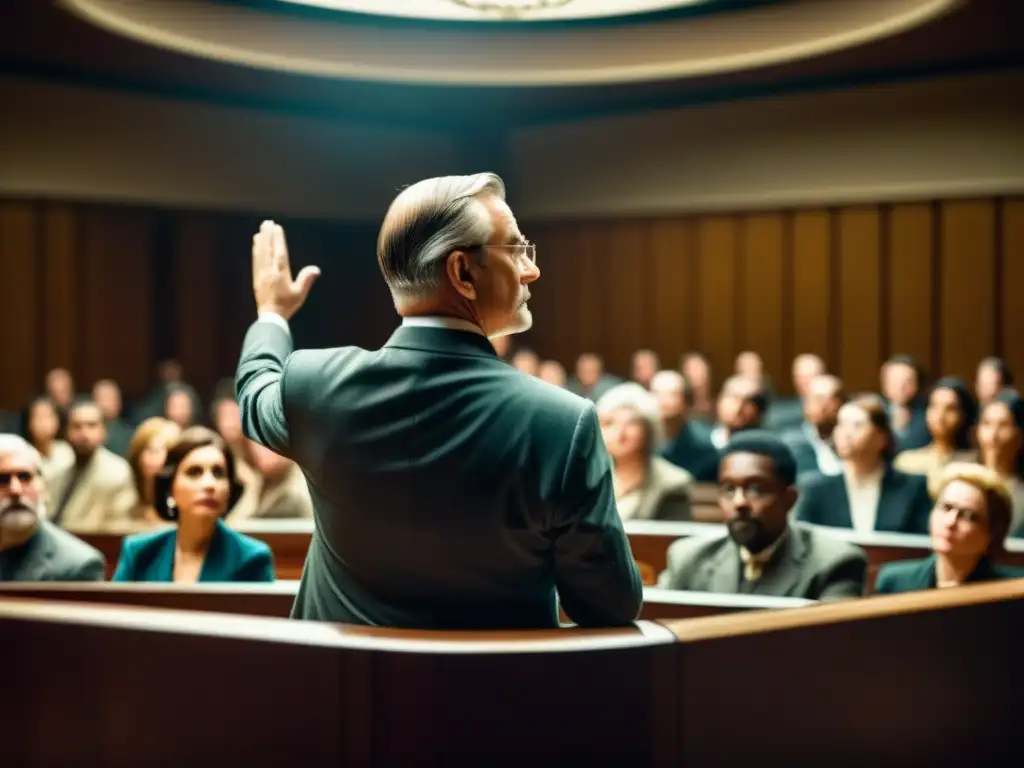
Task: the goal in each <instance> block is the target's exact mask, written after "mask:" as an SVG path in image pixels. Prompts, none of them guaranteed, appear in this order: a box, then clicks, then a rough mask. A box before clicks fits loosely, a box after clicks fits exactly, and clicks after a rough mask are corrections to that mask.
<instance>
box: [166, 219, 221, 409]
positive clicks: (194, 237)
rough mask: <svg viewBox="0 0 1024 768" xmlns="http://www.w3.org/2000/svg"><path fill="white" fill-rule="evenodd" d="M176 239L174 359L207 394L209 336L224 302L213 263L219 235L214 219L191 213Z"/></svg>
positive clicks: (213, 358)
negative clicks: (176, 342)
mask: <svg viewBox="0 0 1024 768" xmlns="http://www.w3.org/2000/svg"><path fill="white" fill-rule="evenodd" d="M176 235H177V236H176V238H175V247H174V252H173V258H174V265H173V266H174V270H173V274H174V283H173V285H172V286H170V290H172V291H173V297H174V300H175V302H176V307H175V312H174V314H175V317H176V321H177V326H178V329H179V331H178V333H177V334H176V337H177V341H178V345H177V355H178V358H179V359H180V360H181V364H182V366H184V369H185V370H186V371H191V372H192V373H191V374H190V378H192V380H193V381H192V383H193V384H195V385H196V386H198V387H200V389H201V390H203V391H206V390H208V389H209V388H210V387H212V386H213V385H214V384H215V381H211V379H212V378H214V377H215V376H216V372H217V371H218V369H219V368H220V359H219V352H220V350H219V348H218V345H217V344H216V343H211V340H210V339H209V338H208V337H209V336H210V335H211V332H215V329H218V328H219V327H220V325H221V318H220V315H221V312H222V308H223V303H222V302H221V300H220V285H219V281H218V280H217V272H216V270H215V269H214V265H215V263H216V261H217V259H218V257H220V256H221V254H222V253H223V245H222V235H223V231H222V230H221V229H219V228H218V227H217V223H216V221H215V220H214V219H212V218H210V217H207V216H199V215H190V216H188V217H186V218H184V219H182V220H181V222H180V223H179V226H178V231H177V233H176Z"/></svg>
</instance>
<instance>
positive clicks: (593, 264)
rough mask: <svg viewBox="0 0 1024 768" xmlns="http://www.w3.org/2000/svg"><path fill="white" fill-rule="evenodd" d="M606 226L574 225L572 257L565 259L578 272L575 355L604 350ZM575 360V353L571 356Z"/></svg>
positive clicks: (574, 271) (605, 344) (605, 350)
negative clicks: (603, 272)
mask: <svg viewBox="0 0 1024 768" xmlns="http://www.w3.org/2000/svg"><path fill="white" fill-rule="evenodd" d="M605 231H606V228H605V227H604V226H600V225H593V224H591V225H588V226H586V227H583V226H580V227H574V228H573V231H572V254H573V255H572V257H571V258H568V259H566V262H567V264H566V267H567V268H568V270H569V272H570V273H571V274H575V275H577V279H578V281H579V283H578V285H579V287H578V290H579V292H580V296H581V297H582V300H581V301H580V304H579V315H578V317H577V322H578V323H579V326H578V327H579V333H578V339H579V344H580V346H579V349H578V350H576V356H578V355H580V354H582V353H584V352H596V353H597V354H606V353H607V349H608V347H607V343H606V337H605V323H606V322H609V321H610V318H608V317H607V314H608V313H607V311H606V304H607V294H605V286H606V285H607V283H606V281H605V280H604V275H602V274H601V269H602V268H603V267H604V264H605V255H604V248H603V242H604V238H605ZM573 360H574V361H575V356H574V358H573Z"/></svg>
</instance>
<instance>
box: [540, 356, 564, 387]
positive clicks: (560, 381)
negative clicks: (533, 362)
mask: <svg viewBox="0 0 1024 768" xmlns="http://www.w3.org/2000/svg"><path fill="white" fill-rule="evenodd" d="M537 376H538V377H539V378H540V380H541V381H546V382H547V383H548V384H554V385H555V386H556V387H561V388H562V389H565V386H566V375H565V368H564V367H563V366H562V364H561V363H560V362H558V361H557V360H545V361H544V362H543V363H541V364H540V370H538V371H537Z"/></svg>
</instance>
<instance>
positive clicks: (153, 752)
mask: <svg viewBox="0 0 1024 768" xmlns="http://www.w3.org/2000/svg"><path fill="white" fill-rule="evenodd" d="M1021 619H1024V580H1019V581H1011V582H997V583H990V584H982V585H977V586H970V587H961V588H957V589H948V590H931V591H928V592H921V593H914V594H906V595H895V596H884V597H872V598H865V599H861V600H850V601H844V602H840V603H831V604H821V605H814V606H810V607H805V608H799V609H796V610H781V611H749V612H740V613H733V614H731V615H725V616H711V617H706V618H696V619H688V620H682V621H667V622H639V623H638V624H637V625H635V626H633V627H628V628H624V629H618V630H578V629H569V630H551V631H537V632H505V633H502V632H490V633H450V632H448V633H445V632H422V631H410V630H405V631H403V630H382V629H370V628H360V627H351V626H343V625H332V624H320V623H315V622H296V621H286V620H280V619H270V618H254V617H243V616H237V615H227V614H220V613H211V612H192V611H177V610H168V609H154V608H141V607H125V606H102V605H86V604H81V603H75V602H68V601H48V600H34V599H27V598H10V597H6V598H0V638H2V639H3V648H4V652H5V658H6V659H7V660H8V661H9V663H8V664H6V665H5V668H4V671H3V677H2V681H3V695H2V696H0V727H2V729H3V733H4V744H3V749H4V752H3V757H4V763H5V764H9V765H18V766H37V765H38V766H52V765H71V764H74V765H113V766H120V765H146V766H150V765H169V766H170V765H174V766H180V765H202V764H225V765H246V766H277V765H302V766H337V765H358V766H392V765H429V766H463V765H465V766H471V765H472V766H480V765H488V766H490V765H498V766H504V765H530V766H556V765H557V766H565V765H566V764H573V765H628V766H700V767H701V768H703V767H704V766H716V767H717V766H721V765H731V764H740V763H747V762H759V763H763V762H768V763H769V764H786V765H808V764H813V765H833V764H836V765H873V766H875V765H877V766H887V765H907V764H913V765H993V764H999V765H1005V764H1014V761H1015V760H1016V761H1017V763H1016V764H1020V763H1019V760H1020V758H1021V757H1024V745H1022V743H1021V741H1020V739H1019V738H1018V734H1017V729H1018V727H1019V724H1018V720H1019V707H1017V706H1015V703H1016V701H1017V700H1018V699H1017V697H1018V696H1019V692H1020V691H1021V690H1022V685H1024V665H1021V664H1020V650H1019V646H1020V640H1019V636H1018V635H1016V634H1015V633H1013V632H1012V631H1010V630H1011V628H1012V627H1014V626H1020V625H1021Z"/></svg>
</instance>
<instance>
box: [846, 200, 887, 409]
mask: <svg viewBox="0 0 1024 768" xmlns="http://www.w3.org/2000/svg"><path fill="white" fill-rule="evenodd" d="M837 216H838V217H839V218H838V222H837V223H838V248H839V281H840V306H839V312H840V318H839V323H840V332H839V339H840V348H839V351H838V352H839V360H840V371H841V375H842V377H843V380H844V382H845V383H846V386H847V388H848V389H851V390H870V391H877V389H878V387H879V380H878V368H879V365H880V363H881V357H882V345H881V338H880V336H881V314H882V313H881V307H880V306H879V302H880V294H881V291H880V282H881V281H880V277H881V274H880V271H881V270H880V263H881V262H880V259H881V253H880V248H879V225H880V221H879V210H878V208H876V207H874V206H870V207H867V206H858V207H854V208H844V209H841V210H840V211H839V212H838V214H837Z"/></svg>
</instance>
